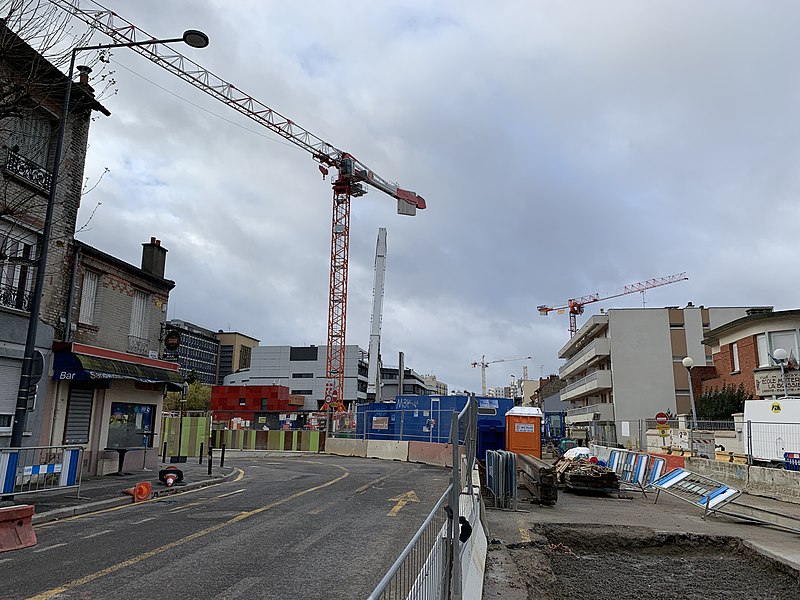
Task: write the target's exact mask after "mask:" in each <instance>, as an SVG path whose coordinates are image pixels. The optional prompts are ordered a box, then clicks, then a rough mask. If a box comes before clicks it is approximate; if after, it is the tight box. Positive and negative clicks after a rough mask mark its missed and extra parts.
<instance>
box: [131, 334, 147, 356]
mask: <svg viewBox="0 0 800 600" xmlns="http://www.w3.org/2000/svg"><path fill="white" fill-rule="evenodd" d="M149 349H150V340H148V339H147V338H140V337H136V336H135V335H129V336H128V353H129V354H136V355H138V356H147V355H148V351H149Z"/></svg>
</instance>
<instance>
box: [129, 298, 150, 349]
mask: <svg viewBox="0 0 800 600" xmlns="http://www.w3.org/2000/svg"><path fill="white" fill-rule="evenodd" d="M146 307H147V294H145V293H144V292H140V291H139V290H136V291H135V292H133V311H132V313H131V331H130V334H131V335H132V336H134V337H137V338H145V337H147V336H146V335H145V330H146V327H145V308H146Z"/></svg>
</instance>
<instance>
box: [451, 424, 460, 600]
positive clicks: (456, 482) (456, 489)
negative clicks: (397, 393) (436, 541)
mask: <svg viewBox="0 0 800 600" xmlns="http://www.w3.org/2000/svg"><path fill="white" fill-rule="evenodd" d="M450 441H451V442H452V444H453V488H452V491H451V494H452V495H451V497H450V507H451V508H452V509H453V527H452V531H453V535H452V537H451V538H450V543H451V546H450V547H451V550H450V552H451V554H452V556H453V574H452V584H451V585H450V598H452V599H453V600H461V561H460V560H459V551H458V542H459V539H458V535H459V522H458V517H459V512H460V508H461V507H460V505H459V503H460V502H461V472H460V468H461V457H460V456H459V452H458V413H457V412H456V411H453V413H452V417H451V420H450Z"/></svg>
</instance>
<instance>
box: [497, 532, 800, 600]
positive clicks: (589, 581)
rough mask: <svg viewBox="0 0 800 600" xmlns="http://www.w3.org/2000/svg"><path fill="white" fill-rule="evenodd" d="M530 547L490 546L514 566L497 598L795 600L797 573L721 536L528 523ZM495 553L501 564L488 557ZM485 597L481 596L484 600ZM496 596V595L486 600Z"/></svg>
mask: <svg viewBox="0 0 800 600" xmlns="http://www.w3.org/2000/svg"><path fill="white" fill-rule="evenodd" d="M530 537H531V541H528V542H524V543H516V544H508V545H502V544H500V543H497V541H495V543H492V544H490V546H489V556H488V559H487V562H488V563H489V564H491V563H492V562H493V560H494V559H495V558H496V559H497V560H500V561H502V560H503V558H505V559H506V560H508V559H509V558H510V560H511V561H513V563H514V564H515V566H516V569H514V571H515V572H516V576H515V578H514V579H516V580H515V581H509V582H507V583H508V584H509V588H510V589H509V592H510V593H509V595H505V594H504V596H505V597H509V598H510V597H515V598H529V599H532V600H533V599H536V600H561V599H575V598H592V600H627V599H631V600H634V599H635V600H642V599H662V598H663V599H664V600H672V599H675V598H682V599H684V598H685V599H698V600H700V599H703V600H707V599H709V598H714V599H717V598H719V599H725V600H753V599H761V598H763V599H770V600H782V599H784V598H785V599H787V600H788V599H796V598H798V596H800V582H798V579H797V573H796V572H794V571H791V570H790V569H787V568H786V567H785V566H783V565H781V564H780V563H775V562H773V561H770V560H768V559H765V558H763V557H761V556H759V555H758V554H756V553H755V552H753V551H752V550H750V549H748V548H747V547H745V546H744V545H743V544H742V542H741V540H739V539H737V538H732V537H726V536H712V535H699V534H691V533H665V532H656V531H653V530H652V529H648V528H646V527H634V526H619V525H613V526H610V525H587V524H580V525H578V524H553V523H549V524H542V523H540V524H536V525H534V526H533V527H531V536H530ZM496 552H500V553H503V554H504V555H505V556H504V557H500V556H498V557H493V554H494V553H496ZM489 597H492V596H488V595H484V598H489ZM493 597H497V596H493Z"/></svg>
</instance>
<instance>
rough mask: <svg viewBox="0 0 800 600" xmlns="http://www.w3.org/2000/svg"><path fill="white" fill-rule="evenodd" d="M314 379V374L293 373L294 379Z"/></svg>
mask: <svg viewBox="0 0 800 600" xmlns="http://www.w3.org/2000/svg"><path fill="white" fill-rule="evenodd" d="M312 377H314V374H313V373H292V378H293V379H311V378H312Z"/></svg>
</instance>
